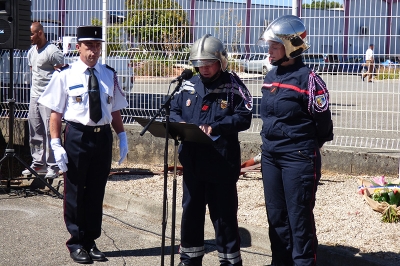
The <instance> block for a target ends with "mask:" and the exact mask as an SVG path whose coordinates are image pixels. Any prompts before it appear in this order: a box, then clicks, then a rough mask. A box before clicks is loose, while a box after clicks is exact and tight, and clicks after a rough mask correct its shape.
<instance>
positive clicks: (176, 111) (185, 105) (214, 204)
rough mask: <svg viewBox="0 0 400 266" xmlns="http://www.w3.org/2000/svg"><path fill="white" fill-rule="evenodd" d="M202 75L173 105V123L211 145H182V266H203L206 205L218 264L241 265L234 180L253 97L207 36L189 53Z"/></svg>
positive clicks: (218, 46) (186, 86) (185, 86)
mask: <svg viewBox="0 0 400 266" xmlns="http://www.w3.org/2000/svg"><path fill="white" fill-rule="evenodd" d="M189 60H190V61H191V63H192V64H193V66H194V67H195V69H196V71H197V72H198V73H199V74H198V75H195V76H194V77H193V78H191V79H190V80H188V81H186V82H184V83H183V84H182V87H181V89H180V92H179V93H177V94H176V95H175V97H174V99H173V101H172V102H171V116H170V118H171V121H174V122H183V123H192V124H195V125H197V126H199V128H200V129H201V130H202V131H203V132H204V133H205V134H207V135H208V136H209V137H210V138H211V139H212V140H213V143H212V144H201V143H195V142H188V141H183V142H182V144H181V146H180V149H179V160H180V162H181V164H182V166H183V199H182V207H183V213H182V223H181V245H180V248H179V253H180V260H181V261H180V263H179V266H184V265H190V266H200V265H202V259H203V256H204V254H205V250H204V221H205V212H206V205H208V208H209V211H210V218H211V221H212V223H213V225H214V229H215V234H216V245H217V250H218V257H219V263H220V265H242V258H241V255H240V237H239V230H238V221H237V208H238V196H237V189H236V182H237V180H238V178H239V174H240V165H241V158H240V145H239V139H238V133H239V132H240V131H243V130H246V129H248V128H249V127H250V123H251V118H252V97H251V95H250V93H249V91H248V90H247V88H246V86H245V85H244V84H243V82H242V81H241V80H240V79H239V77H238V76H237V75H236V74H235V73H233V72H232V73H230V72H228V71H227V69H228V60H227V53H226V50H225V48H224V45H223V43H222V42H221V41H220V40H219V39H217V38H215V37H213V36H211V35H210V34H206V35H204V36H203V37H201V38H200V39H198V40H197V41H196V42H195V43H194V44H193V46H192V47H191V49H190V58H189Z"/></svg>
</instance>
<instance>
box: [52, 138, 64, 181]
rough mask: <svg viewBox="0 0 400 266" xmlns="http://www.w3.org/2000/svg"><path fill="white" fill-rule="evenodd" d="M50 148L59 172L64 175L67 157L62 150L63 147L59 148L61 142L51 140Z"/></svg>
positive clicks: (57, 139)
mask: <svg viewBox="0 0 400 266" xmlns="http://www.w3.org/2000/svg"><path fill="white" fill-rule="evenodd" d="M50 144H51V148H52V149H53V152H54V158H55V159H56V162H57V165H58V167H59V168H60V170H61V171H63V172H64V173H65V172H67V171H68V167H67V163H68V157H67V153H66V151H65V150H64V148H63V146H61V140H60V139H59V138H56V139H51V141H50Z"/></svg>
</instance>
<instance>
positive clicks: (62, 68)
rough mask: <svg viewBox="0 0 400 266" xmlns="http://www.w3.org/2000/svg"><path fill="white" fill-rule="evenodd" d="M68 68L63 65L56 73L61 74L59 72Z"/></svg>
mask: <svg viewBox="0 0 400 266" xmlns="http://www.w3.org/2000/svg"><path fill="white" fill-rule="evenodd" d="M68 67H69V65H68V64H66V65H63V66H62V67H60V68H58V69H57V71H58V72H61V71H63V70H65V69H67V68H68Z"/></svg>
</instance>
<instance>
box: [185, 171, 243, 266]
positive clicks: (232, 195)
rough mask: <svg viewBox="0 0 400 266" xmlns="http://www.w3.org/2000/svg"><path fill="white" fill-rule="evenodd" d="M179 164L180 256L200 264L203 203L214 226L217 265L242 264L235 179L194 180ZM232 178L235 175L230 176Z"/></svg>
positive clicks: (201, 255) (202, 254)
mask: <svg viewBox="0 0 400 266" xmlns="http://www.w3.org/2000/svg"><path fill="white" fill-rule="evenodd" d="M191 170H194V169H185V168H183V172H184V174H183V175H184V177H183V198H182V207H183V213H182V223H181V246H180V250H179V253H180V259H181V261H183V262H185V263H187V264H189V265H202V264H201V263H202V259H203V256H204V253H205V250H204V222H205V212H206V205H208V209H209V211H210V218H211V221H212V223H213V225H214V229H215V242H216V245H217V250H218V257H219V262H220V264H221V265H235V266H239V265H242V259H241V255H240V236H239V227H238V221H237V209H238V196H237V188H236V182H230V183H211V182H207V181H202V180H198V179H197V178H196V177H195V176H193V175H191V174H190V172H191ZM233 179H235V178H233Z"/></svg>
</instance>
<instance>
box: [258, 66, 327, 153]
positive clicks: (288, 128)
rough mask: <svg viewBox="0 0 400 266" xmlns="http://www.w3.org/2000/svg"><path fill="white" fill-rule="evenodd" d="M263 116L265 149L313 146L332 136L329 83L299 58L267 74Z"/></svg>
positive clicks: (262, 103)
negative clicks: (327, 85) (289, 64)
mask: <svg viewBox="0 0 400 266" xmlns="http://www.w3.org/2000/svg"><path fill="white" fill-rule="evenodd" d="M310 74H311V76H310ZM261 119H262V121H263V128H262V131H261V137H262V140H263V146H262V149H263V151H267V152H291V151H296V150H303V149H314V148H315V147H322V145H323V144H324V143H325V142H326V141H330V140H332V139H333V124H332V120H331V112H330V110H329V93H328V90H327V89H326V85H325V83H324V81H323V80H322V79H321V78H320V77H319V76H318V75H316V74H315V73H314V72H311V70H310V69H309V68H308V67H306V66H305V65H304V64H303V62H301V61H300V60H296V63H295V64H294V65H291V66H287V67H283V66H278V67H277V68H274V69H273V70H271V71H270V72H269V73H268V74H267V75H266V77H265V79H264V84H263V87H262V99H261Z"/></svg>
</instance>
